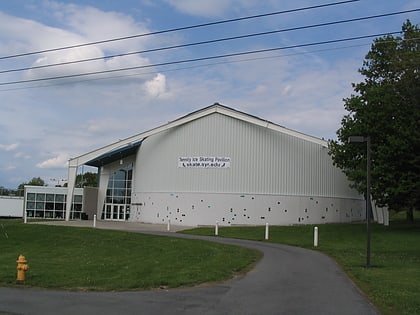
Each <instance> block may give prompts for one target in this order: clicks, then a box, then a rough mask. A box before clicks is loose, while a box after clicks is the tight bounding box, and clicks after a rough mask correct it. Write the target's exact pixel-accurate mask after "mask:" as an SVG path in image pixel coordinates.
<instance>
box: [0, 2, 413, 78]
mask: <svg viewBox="0 0 420 315" xmlns="http://www.w3.org/2000/svg"><path fill="white" fill-rule="evenodd" d="M416 11H420V9H411V10H405V11H398V12H391V13H384V14H378V15H371V16H365V17H359V18H353V19H347V20H339V21H333V22H325V23H318V24H311V25H305V26H298V27H292V28H287V29H279V30H273V31H267V32H259V33H251V34H246V35H239V36H233V37H225V38H219V39H212V40H206V41H200V42H194V43H188V44H180V45H173V46H166V47H160V48H153V49H147V50H141V51H135V52H128V53H122V54H115V55H108V56H101V57H94V58H88V59H80V60H74V61H66V62H59V63H53V64H47V65H41V66H35V67H25V68H16V69H8V70H1V71H0V74H2V73H10V72H19V71H26V70H35V69H43V68H49V67H56V66H64V65H70V64H76V63H83V62H90V61H96V60H104V59H110V58H115V57H123V56H130V55H138V54H144V53H150V52H157V51H164V50H170V49H176V48H185V47H191V46H198V45H204V44H213V43H218V42H224V41H231V40H237V39H244V38H251V37H256V36H263V35H271V34H276V33H284V32H290V31H297V30H303V29H309V28H316V27H323V26H331V25H338V24H344V23H350V22H357V21H363V20H369V19H376V18H382V17H388V16H393V15H400V14H405V13H410V12H416Z"/></svg>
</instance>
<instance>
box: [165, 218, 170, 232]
mask: <svg viewBox="0 0 420 315" xmlns="http://www.w3.org/2000/svg"><path fill="white" fill-rule="evenodd" d="M166 229H167V230H168V232H169V231H170V230H171V220H168V226H167V228H166Z"/></svg>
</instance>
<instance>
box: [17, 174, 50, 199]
mask: <svg viewBox="0 0 420 315" xmlns="http://www.w3.org/2000/svg"><path fill="white" fill-rule="evenodd" d="M25 185H29V186H46V185H45V181H44V180H43V179H42V178H41V177H33V178H32V179H31V180H30V181H29V182H27V183H22V184H20V185H19V186H18V189H17V190H18V195H19V196H23V190H24V187H25Z"/></svg>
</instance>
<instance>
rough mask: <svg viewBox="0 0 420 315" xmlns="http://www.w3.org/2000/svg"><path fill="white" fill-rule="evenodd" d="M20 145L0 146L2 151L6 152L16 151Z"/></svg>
mask: <svg viewBox="0 0 420 315" xmlns="http://www.w3.org/2000/svg"><path fill="white" fill-rule="evenodd" d="M18 146H19V143H12V144H0V150H4V151H14V150H16V149H17V148H18Z"/></svg>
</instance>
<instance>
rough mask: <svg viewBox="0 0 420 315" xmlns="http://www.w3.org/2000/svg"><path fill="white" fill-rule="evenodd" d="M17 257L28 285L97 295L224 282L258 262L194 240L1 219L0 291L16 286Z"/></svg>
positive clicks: (247, 253) (245, 253) (236, 250)
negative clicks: (25, 262)
mask: <svg viewBox="0 0 420 315" xmlns="http://www.w3.org/2000/svg"><path fill="white" fill-rule="evenodd" d="M19 254H23V255H24V256H25V257H26V258H27V260H28V264H29V267H30V269H29V271H28V272H27V273H26V275H27V277H26V281H25V285H27V286H36V287H44V288H60V289H69V290H98V291H103V290H138V289H152V288H174V287H180V286H193V285H197V284H201V283H206V282H215V281H221V280H226V279H229V278H232V277H234V276H235V275H237V274H239V273H242V272H244V271H245V270H247V268H249V266H250V265H252V264H253V263H254V262H256V261H257V260H258V259H259V258H260V257H261V254H260V253H259V252H257V251H254V250H250V249H246V248H241V247H237V246H227V245H222V244H216V243H212V242H205V241H199V240H185V239H177V238H170V237H160V236H153V235H145V234H138V233H130V232H122V231H109V230H99V229H92V228H75V227H64V226H47V225H38V224H37V225H35V224H23V223H20V221H16V220H0V286H15V285H16V259H17V257H18V255H19Z"/></svg>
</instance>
